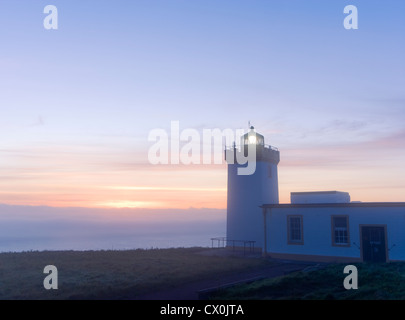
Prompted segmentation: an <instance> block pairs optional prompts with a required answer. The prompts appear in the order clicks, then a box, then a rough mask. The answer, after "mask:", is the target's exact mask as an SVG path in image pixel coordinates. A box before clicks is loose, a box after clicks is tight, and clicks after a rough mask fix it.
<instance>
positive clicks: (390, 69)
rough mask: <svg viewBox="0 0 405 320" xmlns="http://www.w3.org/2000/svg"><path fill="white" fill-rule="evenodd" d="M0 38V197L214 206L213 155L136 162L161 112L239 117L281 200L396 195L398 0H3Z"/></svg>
mask: <svg viewBox="0 0 405 320" xmlns="http://www.w3.org/2000/svg"><path fill="white" fill-rule="evenodd" d="M48 4H53V5H55V6H56V7H57V8H58V12H59V29H58V30H45V29H44V27H43V19H44V17H45V16H46V15H45V14H44V13H43V9H44V7H45V6H46V5H48ZM348 4H352V5H356V6H357V8H358V11H359V29H358V30H346V29H345V28H344V27H343V20H344V17H345V15H344V14H343V9H344V7H345V6H346V5H348ZM0 41H1V44H0V203H4V204H12V205H46V206H58V207H71V206H78V207H140V208H189V207H194V208H225V206H226V175H227V171H226V165H225V164H217V165H214V164H212V165H152V164H150V163H149V162H148V157H147V156H148V150H149V148H150V147H151V145H152V144H153V143H152V142H150V141H148V134H149V132H150V131H151V130H153V129H156V128H162V129H166V130H168V131H169V128H170V122H171V121H179V122H180V129H181V130H182V129H186V128H193V129H196V130H198V131H199V132H200V131H202V130H203V129H204V128H211V129H214V128H219V129H221V130H223V129H226V128H230V129H233V130H236V129H240V128H247V123H248V121H250V122H251V123H252V124H253V125H254V126H255V127H256V129H257V131H258V132H260V133H262V134H263V135H264V136H265V139H266V143H268V144H271V145H273V146H276V147H278V148H279V149H280V152H281V162H280V165H279V188H280V201H281V202H289V196H290V192H293V191H310V190H317V191H321V190H339V191H347V192H350V194H351V196H352V200H361V201H405V169H404V164H405V58H404V57H405V2H404V1H398V0H386V1H377V0H361V1H356V0H345V1H342V0H330V1H324V0H305V1H303V0H274V1H273V0H249V1H248V0H193V1H186V0H181V1H180V0H142V1H140V0H131V1H129V0H128V1H123V0H122V1H112V0H97V1H96V0H86V1H73V0H46V1H42V0H36V1H32V0H2V1H1V2H0Z"/></svg>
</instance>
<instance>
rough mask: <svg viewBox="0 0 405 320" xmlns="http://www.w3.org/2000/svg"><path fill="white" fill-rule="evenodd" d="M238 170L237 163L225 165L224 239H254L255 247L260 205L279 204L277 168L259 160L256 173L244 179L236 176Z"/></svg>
mask: <svg viewBox="0 0 405 320" xmlns="http://www.w3.org/2000/svg"><path fill="white" fill-rule="evenodd" d="M238 167H240V165H238V164H229V165H228V206H227V238H228V239H230V240H253V241H256V244H255V245H256V246H257V247H262V246H263V234H264V232H263V215H262V209H261V208H259V206H261V205H262V204H263V203H278V175H277V165H275V164H272V163H270V162H263V161H258V162H256V171H255V173H254V174H252V175H246V176H242V175H238V174H237V168H238ZM269 167H270V168H271V170H272V174H271V177H269V175H268V170H269ZM239 245H243V244H239Z"/></svg>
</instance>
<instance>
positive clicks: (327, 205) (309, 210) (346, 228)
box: [225, 128, 405, 262]
mask: <svg viewBox="0 0 405 320" xmlns="http://www.w3.org/2000/svg"><path fill="white" fill-rule="evenodd" d="M252 135H256V136H257V137H258V139H256V140H255V139H248V138H249V136H252ZM246 143H255V144H256V148H257V161H258V163H257V164H258V165H257V169H256V172H255V173H254V174H253V175H251V176H241V175H238V174H237V172H236V169H237V168H238V167H240V166H241V165H240V164H237V163H235V164H231V163H229V162H232V161H229V157H230V156H232V155H234V154H235V153H237V152H241V150H244V149H245V148H246ZM225 156H226V158H227V161H228V209H227V240H229V241H228V245H231V244H232V243H235V242H234V240H237V242H238V243H239V245H241V244H242V243H246V241H255V243H256V246H257V247H260V248H261V249H262V251H263V254H264V255H268V256H271V257H274V258H282V259H294V260H307V261H325V262H332V261H333V262H361V261H374V262H388V261H396V260H405V202H384V203H382V202H367V203H366V202H350V195H349V194H348V193H347V192H338V191H323V192H293V193H291V204H279V203H278V180H277V164H278V162H279V160H280V153H279V151H278V150H277V149H275V148H273V147H269V146H266V145H265V144H264V138H263V136H261V135H259V134H257V133H255V132H254V129H253V128H252V129H251V131H250V132H249V133H247V134H246V135H245V136H244V137H243V138H242V147H241V149H240V150H233V151H232V150H227V151H226V153H225Z"/></svg>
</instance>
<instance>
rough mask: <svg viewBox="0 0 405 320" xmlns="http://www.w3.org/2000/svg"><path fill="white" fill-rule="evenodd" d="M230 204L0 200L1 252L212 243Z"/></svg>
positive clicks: (222, 229) (223, 225) (222, 232)
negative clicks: (116, 205) (137, 205)
mask: <svg viewBox="0 0 405 320" xmlns="http://www.w3.org/2000/svg"><path fill="white" fill-rule="evenodd" d="M225 229H226V213H225V210H224V209H194V208H190V209H184V210H183V209H131V208H123V209H96V208H57V207H46V206H43V207H41V206H11V205H2V204H0V252H21V251H31V250H34V251H37V250H38V251H43V250H111V249H112V250H127V249H138V248H142V249H149V248H170V247H193V246H203V247H207V246H210V245H211V240H210V238H212V237H218V236H224V235H225Z"/></svg>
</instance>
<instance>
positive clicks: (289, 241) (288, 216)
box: [287, 214, 304, 245]
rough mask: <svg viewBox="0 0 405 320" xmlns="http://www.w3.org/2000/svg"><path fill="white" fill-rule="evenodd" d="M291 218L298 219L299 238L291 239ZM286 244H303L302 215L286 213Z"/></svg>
mask: <svg viewBox="0 0 405 320" xmlns="http://www.w3.org/2000/svg"><path fill="white" fill-rule="evenodd" d="M291 218H299V219H300V231H301V240H291V222H290V220H291ZM287 244H292V245H303V244H304V217H303V215H299V214H294V215H287Z"/></svg>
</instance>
